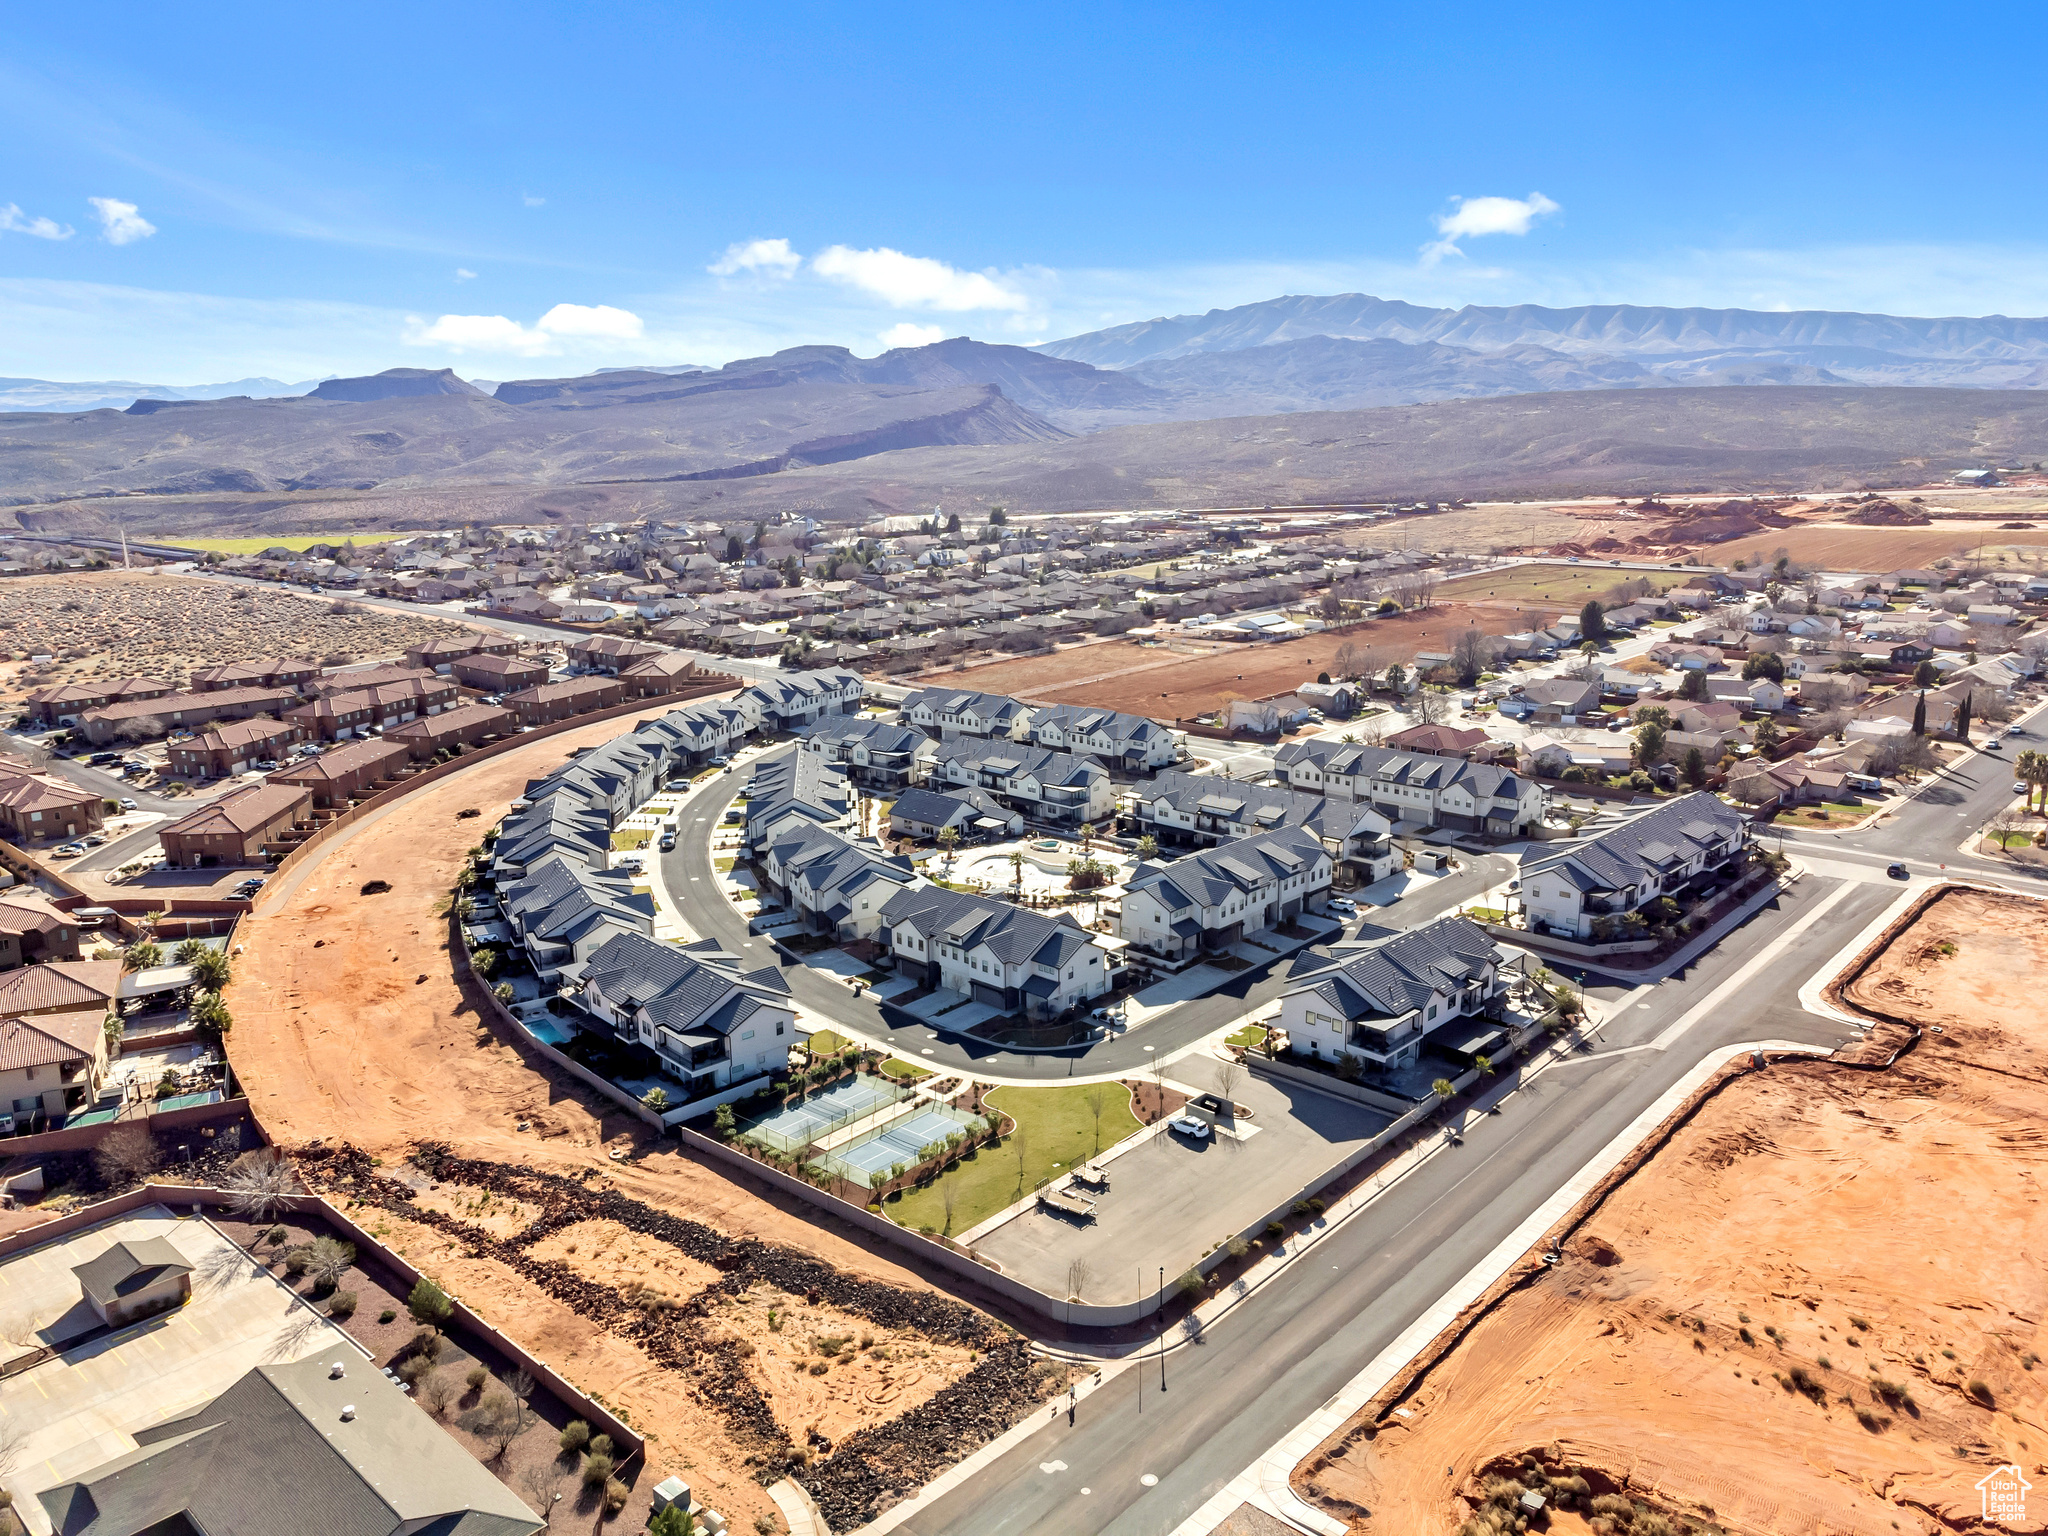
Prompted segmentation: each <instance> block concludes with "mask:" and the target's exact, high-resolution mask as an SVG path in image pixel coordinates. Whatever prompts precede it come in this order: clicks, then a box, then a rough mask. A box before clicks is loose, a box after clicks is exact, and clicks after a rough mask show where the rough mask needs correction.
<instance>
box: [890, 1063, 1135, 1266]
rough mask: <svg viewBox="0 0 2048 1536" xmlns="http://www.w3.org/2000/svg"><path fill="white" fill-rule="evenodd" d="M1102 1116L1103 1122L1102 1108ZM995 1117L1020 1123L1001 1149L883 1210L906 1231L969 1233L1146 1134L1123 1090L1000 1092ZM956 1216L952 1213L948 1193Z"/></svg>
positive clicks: (1118, 1086)
mask: <svg viewBox="0 0 2048 1536" xmlns="http://www.w3.org/2000/svg"><path fill="white" fill-rule="evenodd" d="M1097 1101H1099V1107H1100V1110H1101V1113H1100V1116H1099V1119H1098V1116H1097V1113H1096V1111H1097V1108H1098V1104H1097ZM987 1103H988V1105H989V1107H990V1108H991V1109H996V1110H1000V1111H1001V1112H1002V1113H1004V1114H1005V1115H1008V1116H1010V1117H1011V1118H1012V1119H1014V1120H1015V1121H1016V1122H1017V1129H1016V1130H1015V1131H1013V1132H1012V1133H1011V1134H1010V1135H1008V1136H1006V1137H1005V1138H1004V1139H1003V1142H1002V1144H1001V1145H1000V1146H991V1147H983V1148H981V1149H980V1151H979V1152H976V1153H971V1154H969V1155H968V1156H966V1157H963V1158H961V1159H960V1161H959V1162H957V1163H955V1164H954V1165H953V1167H952V1169H951V1170H950V1171H949V1172H947V1173H945V1174H943V1175H942V1176H940V1177H939V1178H937V1179H934V1180H933V1181H932V1182H931V1183H930V1184H927V1185H926V1186H925V1187H924V1188H923V1189H908V1190H905V1191H904V1192H903V1198H902V1199H900V1200H892V1201H890V1202H889V1203H888V1204H887V1205H886V1206H884V1209H885V1210H886V1211H888V1213H889V1215H890V1216H891V1217H892V1218H893V1219H895V1220H896V1221H899V1222H901V1223H902V1224H903V1225H904V1226H906V1227H916V1228H919V1229H923V1228H926V1227H929V1228H930V1229H931V1230H932V1231H934V1232H943V1233H949V1234H950V1233H957V1232H965V1231H967V1230H968V1229H969V1228H970V1227H974V1226H978V1225H980V1224H981V1223H982V1222H984V1221H986V1220H988V1218H989V1217H991V1216H993V1215H995V1213H996V1212H997V1211H1000V1210H1002V1209H1003V1208H1004V1207H1005V1206H1007V1205H1011V1204H1014V1203H1015V1202H1016V1201H1018V1200H1021V1199H1022V1198H1023V1197H1024V1196H1025V1195H1027V1194H1029V1193H1030V1192H1031V1191H1032V1190H1034V1189H1036V1188H1037V1187H1038V1185H1039V1182H1040V1181H1041V1180H1043V1179H1049V1178H1053V1177H1056V1176H1058V1175H1059V1174H1062V1173H1065V1172H1067V1171H1068V1170H1070V1169H1072V1168H1073V1167H1075V1166H1076V1165H1077V1164H1080V1163H1085V1162H1087V1161H1088V1160H1089V1159H1090V1158H1091V1157H1093V1156H1095V1154H1096V1153H1097V1152H1099V1151H1107V1150H1108V1149H1109V1148H1111V1147H1113V1146H1115V1145H1116V1144H1117V1143H1118V1142H1120V1141H1122V1140H1123V1139H1124V1138H1125V1137H1126V1136H1132V1135H1135V1134H1137V1132H1138V1131H1139V1130H1140V1129H1142V1127H1141V1126H1140V1124H1139V1122H1138V1117H1137V1116H1136V1115H1134V1114H1132V1113H1131V1090H1130V1089H1128V1088H1126V1087H1125V1086H1124V1085H1123V1084H1122V1083H1077V1084H1075V1085H1074V1086H1072V1087H1061V1088H998V1089H996V1090H995V1091H994V1092H993V1093H991V1094H990V1095H989V1096H988V1099H987ZM949 1185H950V1186H951V1193H952V1200H953V1211H952V1215H951V1217H950V1218H949V1217H948V1216H947V1213H946V1198H947V1187H948V1186H949Z"/></svg>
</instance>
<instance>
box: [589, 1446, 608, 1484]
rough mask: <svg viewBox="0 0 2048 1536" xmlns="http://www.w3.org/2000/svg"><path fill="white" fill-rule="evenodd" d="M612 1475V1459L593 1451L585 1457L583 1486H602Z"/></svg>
mask: <svg viewBox="0 0 2048 1536" xmlns="http://www.w3.org/2000/svg"><path fill="white" fill-rule="evenodd" d="M611 1475H612V1459H611V1457H609V1456H602V1455H599V1454H598V1453H597V1452H596V1451H592V1452H591V1453H590V1454H589V1455H588V1456H586V1457H584V1458H583V1486H584V1487H586V1488H602V1487H603V1486H604V1485H605V1482H606V1480H607V1479H608V1478H610V1477H611Z"/></svg>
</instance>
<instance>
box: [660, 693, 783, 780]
mask: <svg viewBox="0 0 2048 1536" xmlns="http://www.w3.org/2000/svg"><path fill="white" fill-rule="evenodd" d="M753 728H754V727H753V723H752V722H751V721H750V720H749V719H748V717H747V714H746V711H744V710H742V709H741V708H740V707H739V705H738V704H736V703H734V702H733V701H732V700H730V699H700V700H698V701H697V702H696V703H694V704H685V705H683V706H682V707H681V708H679V709H672V710H670V711H669V712H668V713H667V714H665V715H663V716H661V717H660V718H659V719H655V720H649V721H646V722H644V723H642V724H641V725H640V727H639V728H638V732H637V734H640V735H644V736H648V737H650V738H655V739H659V740H661V741H663V742H665V743H666V744H667V746H668V751H669V757H670V765H669V771H670V772H671V773H674V772H676V771H677V770H678V769H683V768H701V767H703V766H704V764H706V763H708V762H710V761H711V759H713V758H714V757H727V756H730V755H731V753H732V751H733V749H734V748H736V747H738V746H739V745H740V743H741V742H743V741H745V740H746V739H747V736H748V734H749V733H750V732H752V730H753Z"/></svg>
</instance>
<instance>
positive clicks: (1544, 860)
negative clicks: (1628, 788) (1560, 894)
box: [1522, 790, 1749, 891]
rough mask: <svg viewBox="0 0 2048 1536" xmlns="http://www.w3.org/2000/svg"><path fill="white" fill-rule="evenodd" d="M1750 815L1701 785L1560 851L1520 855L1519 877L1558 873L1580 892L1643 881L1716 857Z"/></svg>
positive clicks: (1738, 837)
mask: <svg viewBox="0 0 2048 1536" xmlns="http://www.w3.org/2000/svg"><path fill="white" fill-rule="evenodd" d="M1748 828H1749V818H1748V817H1747V816H1745V815H1743V814H1742V812H1740V811H1738V810H1736V809H1735V808H1734V807H1733V806H1731V805H1728V804H1727V803H1726V802H1724V801H1723V800H1721V799H1720V798H1719V797H1718V796H1716V795H1710V794H1708V793H1707V792H1706V791H1705V790H1700V791H1698V792H1696V793H1694V794H1690V795H1684V796H1681V797H1680V798H1679V799H1676V800H1673V801H1670V802H1668V803H1667V804H1664V805H1660V806H1658V807H1656V808H1655V809H1654V810H1649V811H1645V812H1643V814H1642V815H1640V816H1633V817H1631V818H1629V819H1628V820H1627V821H1625V822H1623V823H1622V824H1621V825H1620V826H1618V827H1614V828H1612V829H1611V830H1609V831H1606V832H1602V833H1600V834H1599V835H1598V836H1597V837H1592V838H1588V839H1587V840H1586V841H1584V842H1582V843H1576V844H1573V845H1571V846H1570V847H1567V848H1564V849H1562V850H1556V851H1553V850H1550V849H1544V850H1542V851H1540V852H1539V851H1531V852H1529V853H1526V854H1524V855H1523V856H1522V878H1523V880H1524V881H1528V880H1532V879H1534V878H1536V877H1537V876H1539V875H1558V876H1562V877H1563V878H1565V879H1568V880H1570V881H1571V882H1572V883H1573V884H1574V885H1576V886H1578V888H1579V889H1580V890H1582V891H1618V890H1621V889H1623V888H1625V887H1628V886H1632V885H1641V884H1642V883H1643V882H1644V881H1645V880H1646V879H1647V878H1649V877H1650V876H1651V875H1653V874H1656V875H1662V874H1665V873H1667V872H1668V871H1670V870H1671V869H1673V868H1675V867H1677V866H1679V865H1681V864H1684V863H1685V862H1686V861H1687V860H1689V859H1691V858H1693V857H1695V856H1698V855H1705V856H1707V857H1709V858H1712V857H1716V856H1718V855H1719V854H1720V852H1722V851H1723V850H1725V849H1726V848H1728V847H1729V846H1730V845H1731V844H1739V843H1740V842H1741V841H1742V839H1743V838H1744V837H1745V836H1746V835H1747V832H1748Z"/></svg>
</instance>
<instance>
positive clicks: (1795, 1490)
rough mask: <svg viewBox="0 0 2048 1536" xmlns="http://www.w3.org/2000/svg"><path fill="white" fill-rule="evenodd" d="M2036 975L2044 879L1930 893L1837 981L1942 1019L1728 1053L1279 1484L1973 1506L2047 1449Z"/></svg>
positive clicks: (1965, 1527)
mask: <svg viewBox="0 0 2048 1536" xmlns="http://www.w3.org/2000/svg"><path fill="white" fill-rule="evenodd" d="M2044 985H2048V909H2044V907H2043V906H2042V904H2040V903H2038V902H2032V901H2028V900H2026V899H2024V898H2020V897H2010V896H2003V895H1998V894H1992V893H1982V892H1976V891H1969V890H1959V891H1954V892H1951V893H1948V894H1946V895H1944V896H1942V897H1941V898H1939V899H1938V900H1936V901H1935V902H1934V904H1933V905H1932V906H1931V907H1929V908H1928V909H1927V910H1926V911H1925V912H1923V913H1922V914H1921V915H1920V916H1919V917H1918V918H1917V919H1915V920H1913V921H1912V922H1911V923H1910V925H1909V926H1907V927H1906V928H1905V929H1904V930H1903V931H1902V932H1900V933H1899V934H1897V935H1896V936H1895V937H1894V938H1893V939H1892V940H1891V941H1890V942H1889V943H1888V944H1887V945H1886V946H1885V947H1884V948H1883V950H1882V952H1881V953H1880V954H1879V956H1878V958H1877V959H1876V961H1875V962H1874V963H1873V964H1871V965H1870V967H1869V968H1868V969H1867V970H1866V971H1865V972H1864V973H1863V974H1862V975H1861V976H1859V977H1857V978H1856V979H1855V981H1854V983H1853V984H1852V985H1851V986H1850V987H1849V988H1848V989H1847V993H1846V995H1847V997H1848V999H1849V1000H1850V1001H1851V1002H1852V1003H1854V1002H1858V1001H1861V1000H1864V999H1871V1000H1874V1001H1875V1002H1876V1004H1877V1005H1878V1006H1880V1007H1881V1008H1882V1010H1883V1012H1884V1014H1885V1016H1886V1017H1887V1018H1888V1019H1913V1020H1915V1021H1922V1022H1925V1023H1927V1024H1930V1025H1931V1024H1934V1023H1941V1024H1943V1025H1944V1033H1942V1034H1940V1035H1936V1034H1934V1033H1933V1032H1932V1030H1931V1029H1930V1030H1929V1031H1928V1033H1926V1034H1925V1035H1924V1036H1923V1037H1922V1039H1921V1041H1920V1043H1919V1044H1918V1046H1917V1047H1916V1048H1914V1049H1913V1050H1912V1051H1910V1052H1909V1053H1907V1054H1906V1055H1904V1056H1902V1057H1901V1058H1900V1059H1899V1061H1898V1062H1897V1064H1896V1065H1895V1066H1893V1067H1892V1068H1891V1069H1890V1070H1888V1071H1860V1070H1857V1069H1855V1068H1853V1067H1850V1066H1848V1065H1846V1064H1845V1063H1844V1062H1843V1061H1839V1060H1815V1061H1805V1062H1794V1063H1787V1064H1778V1065H1774V1066H1773V1067H1771V1068H1770V1069H1769V1070H1768V1071H1766V1072H1763V1073H1749V1074H1744V1075H1740V1076H1736V1077H1733V1078H1724V1079H1723V1083H1724V1086H1722V1087H1720V1088H1719V1089H1718V1091H1710V1094H1709V1096H1708V1097H1706V1098H1705V1100H1704V1102H1703V1103H1702V1104H1701V1106H1700V1108H1699V1109H1698V1111H1697V1113H1696V1114H1694V1115H1693V1117H1692V1118H1691V1119H1690V1120H1689V1121H1687V1122H1686V1123H1684V1124H1683V1125H1682V1127H1681V1128H1680V1129H1679V1130H1678V1131H1677V1132H1676V1134H1675V1135H1674V1136H1673V1137H1672V1139H1671V1140H1670V1141H1669V1143H1668V1144H1666V1145H1665V1146H1664V1147H1663V1149H1662V1150H1661V1151H1659V1152H1657V1153H1656V1155H1655V1156H1654V1157H1651V1158H1649V1159H1648V1160H1647V1161H1646V1162H1645V1163H1644V1164H1643V1165H1642V1166H1641V1167H1640V1168H1638V1169H1636V1170H1635V1171H1633V1172H1632V1173H1630V1174H1629V1175H1628V1176H1627V1177H1626V1178H1624V1179H1623V1180H1621V1181H1620V1182H1619V1183H1618V1184H1617V1185H1616V1186H1615V1187H1614V1189H1613V1190H1612V1191H1611V1192H1610V1193H1609V1194H1608V1195H1607V1196H1606V1198H1605V1199H1604V1200H1603V1201H1601V1202H1600V1203H1599V1204H1598V1205H1597V1206H1596V1207H1595V1208H1594V1209H1593V1210H1592V1212H1591V1214H1590V1215H1589V1216H1586V1217H1585V1218H1584V1219H1583V1220H1582V1221H1581V1223H1580V1224H1579V1225H1578V1226H1577V1227H1576V1228H1575V1229H1573V1230H1572V1232H1571V1235H1570V1237H1569V1239H1568V1240H1567V1242H1566V1244H1565V1250H1564V1254H1565V1256H1564V1260H1563V1262H1562V1263H1561V1264H1559V1265H1558V1266H1557V1267H1556V1268H1554V1269H1551V1270H1549V1271H1547V1272H1546V1271H1544V1270H1543V1269H1542V1267H1541V1266H1540V1265H1535V1264H1531V1265H1529V1266H1528V1267H1527V1268H1526V1269H1524V1270H1523V1271H1521V1275H1522V1279H1521V1280H1520V1282H1519V1283H1517V1284H1514V1285H1510V1286H1506V1287H1504V1288H1503V1291H1502V1293H1501V1296H1500V1299H1499V1300H1497V1301H1496V1302H1495V1303H1494V1304H1493V1305H1492V1306H1491V1308H1490V1309H1486V1310H1483V1311H1482V1312H1481V1313H1480V1315H1479V1316H1478V1317H1477V1320H1476V1321H1475V1322H1473V1324H1472V1326H1471V1327H1470V1330H1469V1332H1467V1333H1466V1334H1464V1336H1463V1337H1462V1338H1459V1339H1457V1340H1456V1341H1455V1342H1453V1343H1451V1344H1449V1346H1448V1348H1447V1349H1446V1350H1445V1352H1444V1353H1443V1354H1442V1355H1441V1358H1438V1359H1436V1360H1435V1361H1434V1363H1433V1364H1429V1365H1428V1366H1427V1367H1426V1368H1425V1369H1424V1370H1423V1372H1422V1374H1421V1375H1420V1377H1419V1378H1418V1379H1416V1380H1415V1381H1414V1382H1412V1383H1410V1384H1405V1385H1404V1384H1397V1385H1396V1386H1395V1387H1394V1388H1391V1389H1390V1390H1389V1391H1388V1393H1386V1394H1383V1396H1382V1398H1381V1399H1380V1400H1379V1401H1377V1402H1375V1403H1374V1404H1371V1405H1369V1406H1368V1407H1367V1408H1366V1409H1365V1410H1364V1411H1363V1412H1362V1413H1361V1414H1360V1415H1359V1416H1357V1417H1356V1418H1354V1419H1353V1420H1352V1421H1351V1422H1350V1423H1349V1424H1347V1425H1346V1426H1345V1427H1344V1428H1343V1429H1342V1430H1341V1431H1339V1432H1338V1434H1337V1435H1335V1436H1333V1437H1332V1439H1331V1440H1329V1441H1327V1442H1325V1444H1324V1445H1323V1446H1321V1447H1319V1448H1318V1451H1317V1452H1316V1454H1315V1455H1314V1456H1312V1457H1311V1458H1310V1459H1309V1460H1308V1461H1306V1462H1304V1463H1303V1465H1302V1466H1301V1467H1300V1468H1299V1469H1298V1470H1297V1472H1296V1474H1295V1483H1296V1486H1297V1487H1298V1488H1300V1489H1301V1490H1302V1491H1303V1492H1304V1494H1305V1495H1306V1496H1309V1497H1311V1498H1314V1499H1317V1500H1318V1501H1319V1502H1320V1503H1321V1504H1322V1506H1323V1507H1324V1508H1326V1509H1328V1510H1330V1511H1331V1512H1332V1513H1333V1514H1337V1515H1339V1516H1340V1517H1343V1518H1346V1519H1348V1520H1349V1522H1350V1524H1351V1528H1352V1529H1353V1530H1354V1531H1359V1532H1366V1531H1370V1532H1375V1533H1378V1532H1388V1533H1400V1536H1425V1533H1439V1532H1441V1533H1450V1532H1461V1531H1462V1532H1468V1533H1491V1532H1496V1531H1506V1530H1514V1529H1516V1527H1515V1525H1514V1520H1513V1515H1512V1514H1511V1513H1510V1509H1511V1506H1512V1504H1513V1501H1514V1499H1516V1498H1518V1497H1519V1495H1520V1492H1521V1491H1522V1488H1523V1487H1524V1486H1529V1487H1538V1488H1547V1489H1548V1491H1549V1495H1550V1497H1551V1501H1552V1503H1553V1505H1556V1504H1558V1503H1560V1502H1562V1503H1563V1504H1565V1505H1567V1506H1572V1507H1573V1508H1572V1512H1571V1513H1570V1514H1568V1515H1561V1516H1560V1518H1559V1519H1558V1521H1557V1522H1556V1523H1555V1524H1554V1525H1553V1527H1552V1528H1553V1529H1559V1530H1570V1531H1587V1530H1592V1531H1603V1530H1604V1531H1606V1532H1609V1533H1612V1532H1621V1531H1629V1532H1632V1533H1641V1532H1643V1531H1645V1530H1655V1531H1657V1532H1659V1533H1679V1532H1686V1533H1691V1532H1699V1533H1709V1532H1725V1533H1765V1532H1788V1533H1789V1532H1799V1533H1820V1532H1827V1533H1831V1536H1892V1533H1894V1532H1901V1531H1903V1532H1917V1533H1932V1532H1949V1531H1975V1530H1978V1529H1980V1528H1981V1527H1980V1526H1979V1524H1978V1514H1979V1495H1978V1492H1977V1491H1976V1485H1977V1483H1978V1480H1979V1479H1981V1478H1983V1477H1985V1476H1986V1475H1987V1474H1988V1473H1990V1472H1991V1471H1992V1470H1993V1469H1994V1468H1995V1467H1997V1466H1999V1465H2001V1464H2005V1463H2017V1464H2018V1465H2019V1466H2020V1467H2021V1468H2022V1469H2023V1471H2024V1473H2025V1475H2026V1476H2027V1477H2028V1478H2030V1479H2032V1480H2034V1481H2035V1482H2036V1483H2037V1484H2038V1483H2039V1482H2040V1481H2041V1479H2043V1478H2044V1477H2048V1366H2044V1365H2043V1364H2042V1362H2041V1352H2042V1351H2044V1350H2048V1343H2044V1342H2043V1338H2042V1326H2041V1322H2042V1318H2043V1316H2044V1311H2048V1272H2044V1270H2043V1268H2042V1266H2041V1263H2040V1258H2039V1255H2040V1253H2041V1252H2042V1250H2043V1247H2044V1245H2048V1207H2044V1205H2043V1201H2042V1181H2043V1179H2044V1178H2048V1150H2044V1147H2048V1142H2044V1136H2043V1132H2042V1126H2043V1124H2044V1122H2048V1046H2044V1045H2043V1043H2042V1042H2041V1041H2040V1039H2039V1037H2038V1032H2037V1031H2036V1030H2035V1028H2034V1027H2033V1026H2034V1024H2035V1022H2036V1021H2038V1019H2039V1017H2040V1008H2039V998H2040V996H2041V992H2042V989H2043V987H2044ZM1907 1038H1909V1031H1908V1030H1907V1029H1906V1028H1903V1027H1901V1026H1900V1025H1898V1024H1896V1023H1892V1022H1886V1023H1882V1024H1880V1025H1879V1026H1878V1030H1877V1034H1876V1037H1875V1038H1874V1039H1873V1040H1872V1041H1871V1042H1869V1043H1867V1044H1865V1045H1864V1046H1862V1047H1861V1049H1862V1051H1863V1052H1864V1054H1865V1056H1866V1057H1867V1058H1868V1059H1873V1060H1878V1061H1881V1060H1882V1059H1883V1054H1884V1050H1883V1049H1879V1050H1873V1047H1879V1046H1882V1047H1884V1048H1885V1049H1888V1048H1889V1046H1891V1045H1894V1044H1897V1043H1899V1042H1901V1041H1904V1040H1905V1039H1907ZM1425 1358H1427V1357H1425ZM1574 1480H1582V1481H1574ZM1560 1494H1561V1495H1562V1499H1561V1500H1560V1498H1559V1495H1560ZM1596 1500H1598V1501H1599V1502H1595V1501H1596ZM1617 1501H1618V1502H1617ZM1632 1505H1639V1506H1641V1509H1640V1510H1636V1509H1631V1507H1630V1506H1632ZM2044 1524H2048V1503H2040V1504H2038V1505H2037V1506H2036V1507H2034V1508H2032V1510H2031V1513H2030V1516H2029V1518H2028V1519H2027V1520H2025V1521H2022V1522H2020V1523H2018V1524H2007V1525H2002V1526H2000V1527H1999V1528H2000V1529H2010V1530H2027V1531H2040V1530H2042V1529H2043V1528H2044Z"/></svg>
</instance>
